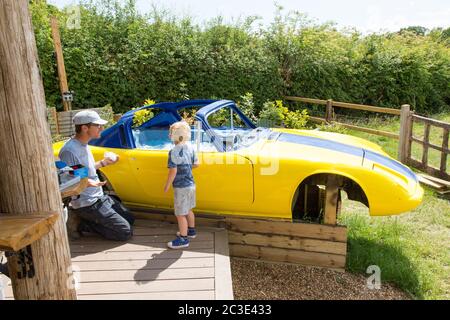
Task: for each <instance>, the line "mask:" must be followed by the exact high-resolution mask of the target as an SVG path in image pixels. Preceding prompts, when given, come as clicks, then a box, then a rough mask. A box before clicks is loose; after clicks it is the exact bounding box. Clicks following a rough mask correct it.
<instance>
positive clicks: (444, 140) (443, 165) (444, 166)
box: [440, 128, 449, 173]
mask: <svg viewBox="0 0 450 320" xmlns="http://www.w3.org/2000/svg"><path fill="white" fill-rule="evenodd" d="M443 130H444V133H443V137H442V149H444V150H446V149H448V138H449V129H447V128H443ZM440 170H441V172H442V173H445V171H447V153H445V152H442V153H441V166H440Z"/></svg>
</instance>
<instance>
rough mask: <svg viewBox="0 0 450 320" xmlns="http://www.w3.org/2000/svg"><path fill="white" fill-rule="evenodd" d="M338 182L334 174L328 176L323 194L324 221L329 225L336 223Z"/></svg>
mask: <svg viewBox="0 0 450 320" xmlns="http://www.w3.org/2000/svg"><path fill="white" fill-rule="evenodd" d="M338 187H339V182H338V179H337V177H336V176H334V175H330V176H328V181H327V185H326V191H325V192H326V195H325V214H324V223H325V224H329V225H336V223H337V212H338V207H339V204H338V201H339V188H338Z"/></svg>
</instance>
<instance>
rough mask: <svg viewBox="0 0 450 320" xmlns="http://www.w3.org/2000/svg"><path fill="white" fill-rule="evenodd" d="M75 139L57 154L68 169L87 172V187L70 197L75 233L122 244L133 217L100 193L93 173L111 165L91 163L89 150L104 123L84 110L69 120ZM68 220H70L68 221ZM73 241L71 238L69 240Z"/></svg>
mask: <svg viewBox="0 0 450 320" xmlns="http://www.w3.org/2000/svg"><path fill="white" fill-rule="evenodd" d="M73 122H74V124H75V132H76V134H75V137H73V138H71V139H70V140H69V141H67V142H66V143H65V144H64V146H63V147H62V149H61V151H60V152H59V158H60V159H61V161H64V162H65V163H66V164H67V165H69V166H74V165H77V164H82V165H83V166H85V167H87V168H88V170H89V174H88V187H87V188H86V189H85V190H84V191H83V192H82V193H81V194H80V195H79V196H76V197H72V200H71V202H70V203H71V207H72V208H71V210H69V212H70V214H75V215H76V216H77V217H79V218H80V224H79V225H78V230H77V231H78V232H79V233H80V234H82V233H83V232H96V233H99V234H100V235H102V236H103V237H105V238H106V239H110V240H119V241H126V240H128V239H130V238H131V236H132V235H133V231H132V227H131V226H132V225H133V223H134V217H133V216H132V215H131V214H130V212H129V211H128V210H127V209H126V208H125V207H124V206H123V205H122V204H121V203H120V202H119V201H117V200H116V199H114V198H111V197H110V196H109V195H105V194H104V193H103V189H102V186H103V185H105V184H106V181H104V182H100V180H99V178H98V175H97V171H96V170H97V169H99V168H102V167H106V166H108V165H112V164H115V163H116V162H117V161H119V157H118V156H117V159H115V161H113V160H111V159H110V158H104V159H103V160H101V161H98V162H95V160H94V156H93V155H92V151H91V150H90V148H89V145H88V143H89V141H90V140H91V139H97V138H100V133H101V132H102V131H103V126H104V125H105V124H106V123H107V121H106V120H103V119H101V118H100V116H99V115H98V114H97V112H95V111H91V110H85V111H80V112H78V113H77V114H76V115H75V116H74V117H73ZM69 220H70V217H69ZM72 238H73V236H72Z"/></svg>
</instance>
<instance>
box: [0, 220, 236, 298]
mask: <svg viewBox="0 0 450 320" xmlns="http://www.w3.org/2000/svg"><path fill="white" fill-rule="evenodd" d="M176 231H177V228H176V226H175V225H173V224H168V223H164V222H163V223H161V222H153V221H144V220H138V221H137V222H136V227H135V229H134V236H133V238H132V239H131V240H129V241H127V242H126V243H124V242H114V241H108V240H103V239H101V238H99V237H96V236H93V237H83V238H82V239H80V240H76V241H71V244H70V248H71V253H72V267H73V271H74V278H75V279H76V280H78V281H79V282H78V284H77V287H76V288H77V295H78V299H79V300H90V299H99V300H103V299H105V300H106V299H149V300H150V299H158V300H161V299H174V300H177V299H183V300H187V299H189V300H196V299H202V300H213V299H225V300H226V299H233V290H232V281H231V270H230V260H229V255H228V236H227V231H226V230H223V229H218V228H206V227H205V228H201V227H200V228H198V236H197V238H195V239H193V240H192V241H191V244H190V246H189V248H188V249H184V250H171V249H168V248H167V245H166V244H167V242H168V241H170V240H173V239H174V234H175V232H176ZM1 277H3V279H2V278H1ZM0 280H3V281H4V283H7V282H8V281H6V280H7V278H6V277H4V276H0ZM4 287H5V290H4V291H5V297H6V298H7V299H12V297H13V295H12V290H11V285H10V283H7V284H6V285H5V286H4Z"/></svg>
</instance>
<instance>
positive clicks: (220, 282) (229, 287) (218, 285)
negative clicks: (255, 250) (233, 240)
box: [214, 231, 233, 300]
mask: <svg viewBox="0 0 450 320" xmlns="http://www.w3.org/2000/svg"><path fill="white" fill-rule="evenodd" d="M214 267H215V298H216V300H233V284H232V283H233V282H232V277H231V268H230V255H229V251H228V232H227V231H221V232H216V233H215V241H214Z"/></svg>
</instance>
